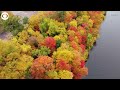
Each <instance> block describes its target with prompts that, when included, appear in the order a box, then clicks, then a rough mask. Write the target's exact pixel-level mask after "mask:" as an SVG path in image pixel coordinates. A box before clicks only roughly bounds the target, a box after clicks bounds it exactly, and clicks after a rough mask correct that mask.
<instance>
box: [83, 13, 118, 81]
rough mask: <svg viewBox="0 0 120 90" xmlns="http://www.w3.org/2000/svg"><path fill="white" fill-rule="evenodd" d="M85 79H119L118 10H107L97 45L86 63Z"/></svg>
mask: <svg viewBox="0 0 120 90" xmlns="http://www.w3.org/2000/svg"><path fill="white" fill-rule="evenodd" d="M86 64H87V67H88V69H89V75H88V76H87V77H85V79H120V11H108V12H107V16H106V19H105V21H104V22H103V24H102V26H101V30H100V38H99V39H98V40H97V45H96V46H95V47H94V49H93V50H92V51H91V52H90V57H89V59H88V62H87V63H86Z"/></svg>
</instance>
